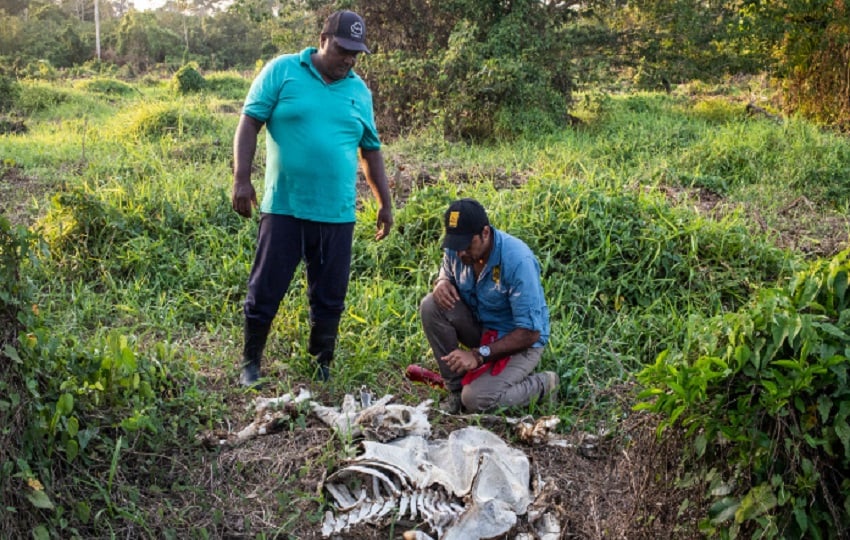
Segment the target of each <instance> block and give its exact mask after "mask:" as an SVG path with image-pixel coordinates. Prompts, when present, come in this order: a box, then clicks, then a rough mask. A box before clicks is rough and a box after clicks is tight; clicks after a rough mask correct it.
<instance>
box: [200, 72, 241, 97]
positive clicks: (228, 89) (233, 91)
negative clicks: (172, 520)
mask: <svg viewBox="0 0 850 540" xmlns="http://www.w3.org/2000/svg"><path fill="white" fill-rule="evenodd" d="M250 86H251V81H249V80H247V79H245V78H244V77H242V76H239V75H229V74H225V73H214V74H212V75H210V76H209V77H207V83H206V89H207V90H208V91H209V92H212V93H214V94H215V95H217V96H219V97H222V98H225V99H238V100H242V99H244V98H245V94H247V93H248V88H249V87H250Z"/></svg>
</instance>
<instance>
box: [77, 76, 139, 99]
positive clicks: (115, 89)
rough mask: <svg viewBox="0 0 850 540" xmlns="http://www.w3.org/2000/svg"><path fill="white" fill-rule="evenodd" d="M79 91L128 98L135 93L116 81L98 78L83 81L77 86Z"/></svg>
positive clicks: (130, 86) (130, 88) (129, 86)
mask: <svg viewBox="0 0 850 540" xmlns="http://www.w3.org/2000/svg"><path fill="white" fill-rule="evenodd" d="M77 87H78V88H80V89H81V90H86V91H88V92H97V93H100V94H107V95H112V96H128V95H133V94H135V93H136V92H137V90H136V89H135V87H133V86H132V85H130V84H127V83H125V82H122V81H118V80H116V79H107V78H103V77H98V78H94V79H85V80H83V81H80V83H79V84H78V85H77Z"/></svg>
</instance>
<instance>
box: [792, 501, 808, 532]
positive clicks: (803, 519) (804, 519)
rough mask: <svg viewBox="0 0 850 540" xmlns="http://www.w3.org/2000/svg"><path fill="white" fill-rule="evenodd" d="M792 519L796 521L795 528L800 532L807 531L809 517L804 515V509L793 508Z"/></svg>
mask: <svg viewBox="0 0 850 540" xmlns="http://www.w3.org/2000/svg"><path fill="white" fill-rule="evenodd" d="M794 519H795V520H796V521H797V526H798V527H800V532H803V533H805V532H806V531H807V530H808V529H809V516H808V515H807V514H806V509H805V508H800V507H799V506H795V507H794Z"/></svg>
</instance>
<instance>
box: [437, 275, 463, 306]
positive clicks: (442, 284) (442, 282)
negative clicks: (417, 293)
mask: <svg viewBox="0 0 850 540" xmlns="http://www.w3.org/2000/svg"><path fill="white" fill-rule="evenodd" d="M432 294H433V295H434V300H435V301H436V302H437V305H438V306H440V308H442V309H444V310H447V311H448V310H450V309H452V308H453V307H455V304H456V303H457V302H458V300H460V294H459V293H458V292H457V289H456V288H455V286H454V285H452V282H451V281H449V280H448V279H445V278H444V279H439V280H437V284H436V285H434V291H433V293H432Z"/></svg>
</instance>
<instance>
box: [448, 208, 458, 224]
mask: <svg viewBox="0 0 850 540" xmlns="http://www.w3.org/2000/svg"><path fill="white" fill-rule="evenodd" d="M459 219H460V212H458V211H457V210H454V211H452V212H450V213H449V227H452V228H454V227H457V222H458V220H459Z"/></svg>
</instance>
